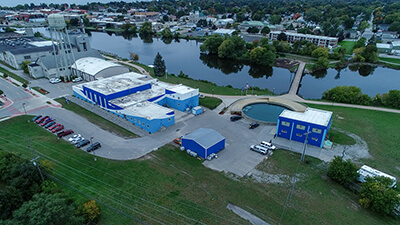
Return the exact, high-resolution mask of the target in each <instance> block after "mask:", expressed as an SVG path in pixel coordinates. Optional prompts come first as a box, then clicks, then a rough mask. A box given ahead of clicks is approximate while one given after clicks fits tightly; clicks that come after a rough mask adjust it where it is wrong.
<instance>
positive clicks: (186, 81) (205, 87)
mask: <svg viewBox="0 0 400 225" xmlns="http://www.w3.org/2000/svg"><path fill="white" fill-rule="evenodd" d="M157 79H159V80H161V81H164V82H167V83H171V84H183V85H186V86H189V87H192V88H198V89H199V90H200V92H203V93H209V94H216V95H245V94H246V91H242V90H241V89H239V88H233V87H228V86H225V87H223V86H217V85H216V84H214V83H211V82H208V81H200V80H194V79H190V78H182V77H176V76H168V77H167V79H165V77H158V78H157ZM243 85H245V84H243ZM252 93H253V94H255V95H272V92H271V91H269V90H268V89H264V90H253V91H252V89H251V88H250V89H248V90H247V94H252Z"/></svg>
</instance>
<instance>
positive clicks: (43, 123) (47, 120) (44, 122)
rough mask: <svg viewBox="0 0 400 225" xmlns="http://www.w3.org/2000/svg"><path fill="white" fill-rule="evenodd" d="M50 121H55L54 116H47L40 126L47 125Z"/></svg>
mask: <svg viewBox="0 0 400 225" xmlns="http://www.w3.org/2000/svg"><path fill="white" fill-rule="evenodd" d="M50 122H53V119H52V118H50V117H49V118H47V119H45V120H44V121H43V122H42V123H41V124H40V126H42V127H43V126H45V125H46V124H48V123H50Z"/></svg>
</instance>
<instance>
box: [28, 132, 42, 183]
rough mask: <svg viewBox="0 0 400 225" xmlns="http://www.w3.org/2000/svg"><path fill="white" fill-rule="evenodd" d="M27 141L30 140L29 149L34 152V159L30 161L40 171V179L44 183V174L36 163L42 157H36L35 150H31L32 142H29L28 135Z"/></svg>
mask: <svg viewBox="0 0 400 225" xmlns="http://www.w3.org/2000/svg"><path fill="white" fill-rule="evenodd" d="M26 139H27V140H28V147H29V149H30V150H31V152H32V157H33V159H31V160H30V161H31V162H33V165H34V166H36V168H37V170H38V171H39V174H40V177H41V178H42V181H44V177H43V174H42V171H41V170H40V167H39V164H38V163H37V162H36V160H37V159H38V158H39V157H40V156H36V157H35V152H34V151H33V149H32V148H31V141H30V140H29V137H28V135H26Z"/></svg>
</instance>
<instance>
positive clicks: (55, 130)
mask: <svg viewBox="0 0 400 225" xmlns="http://www.w3.org/2000/svg"><path fill="white" fill-rule="evenodd" d="M62 129H64V125H61V126H58V127H56V128H54V129H53V130H52V131H51V132H53V133H56V132H58V131H60V130H62Z"/></svg>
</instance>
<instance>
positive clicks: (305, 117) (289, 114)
mask: <svg viewBox="0 0 400 225" xmlns="http://www.w3.org/2000/svg"><path fill="white" fill-rule="evenodd" d="M279 117H284V118H288V119H293V120H297V121H303V122H307V123H312V124H317V125H321V126H328V124H329V121H330V120H331V117H332V112H329V111H325V110H320V109H314V108H307V109H306V111H305V112H294V111H290V110H283V112H282V113H281V115H279Z"/></svg>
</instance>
